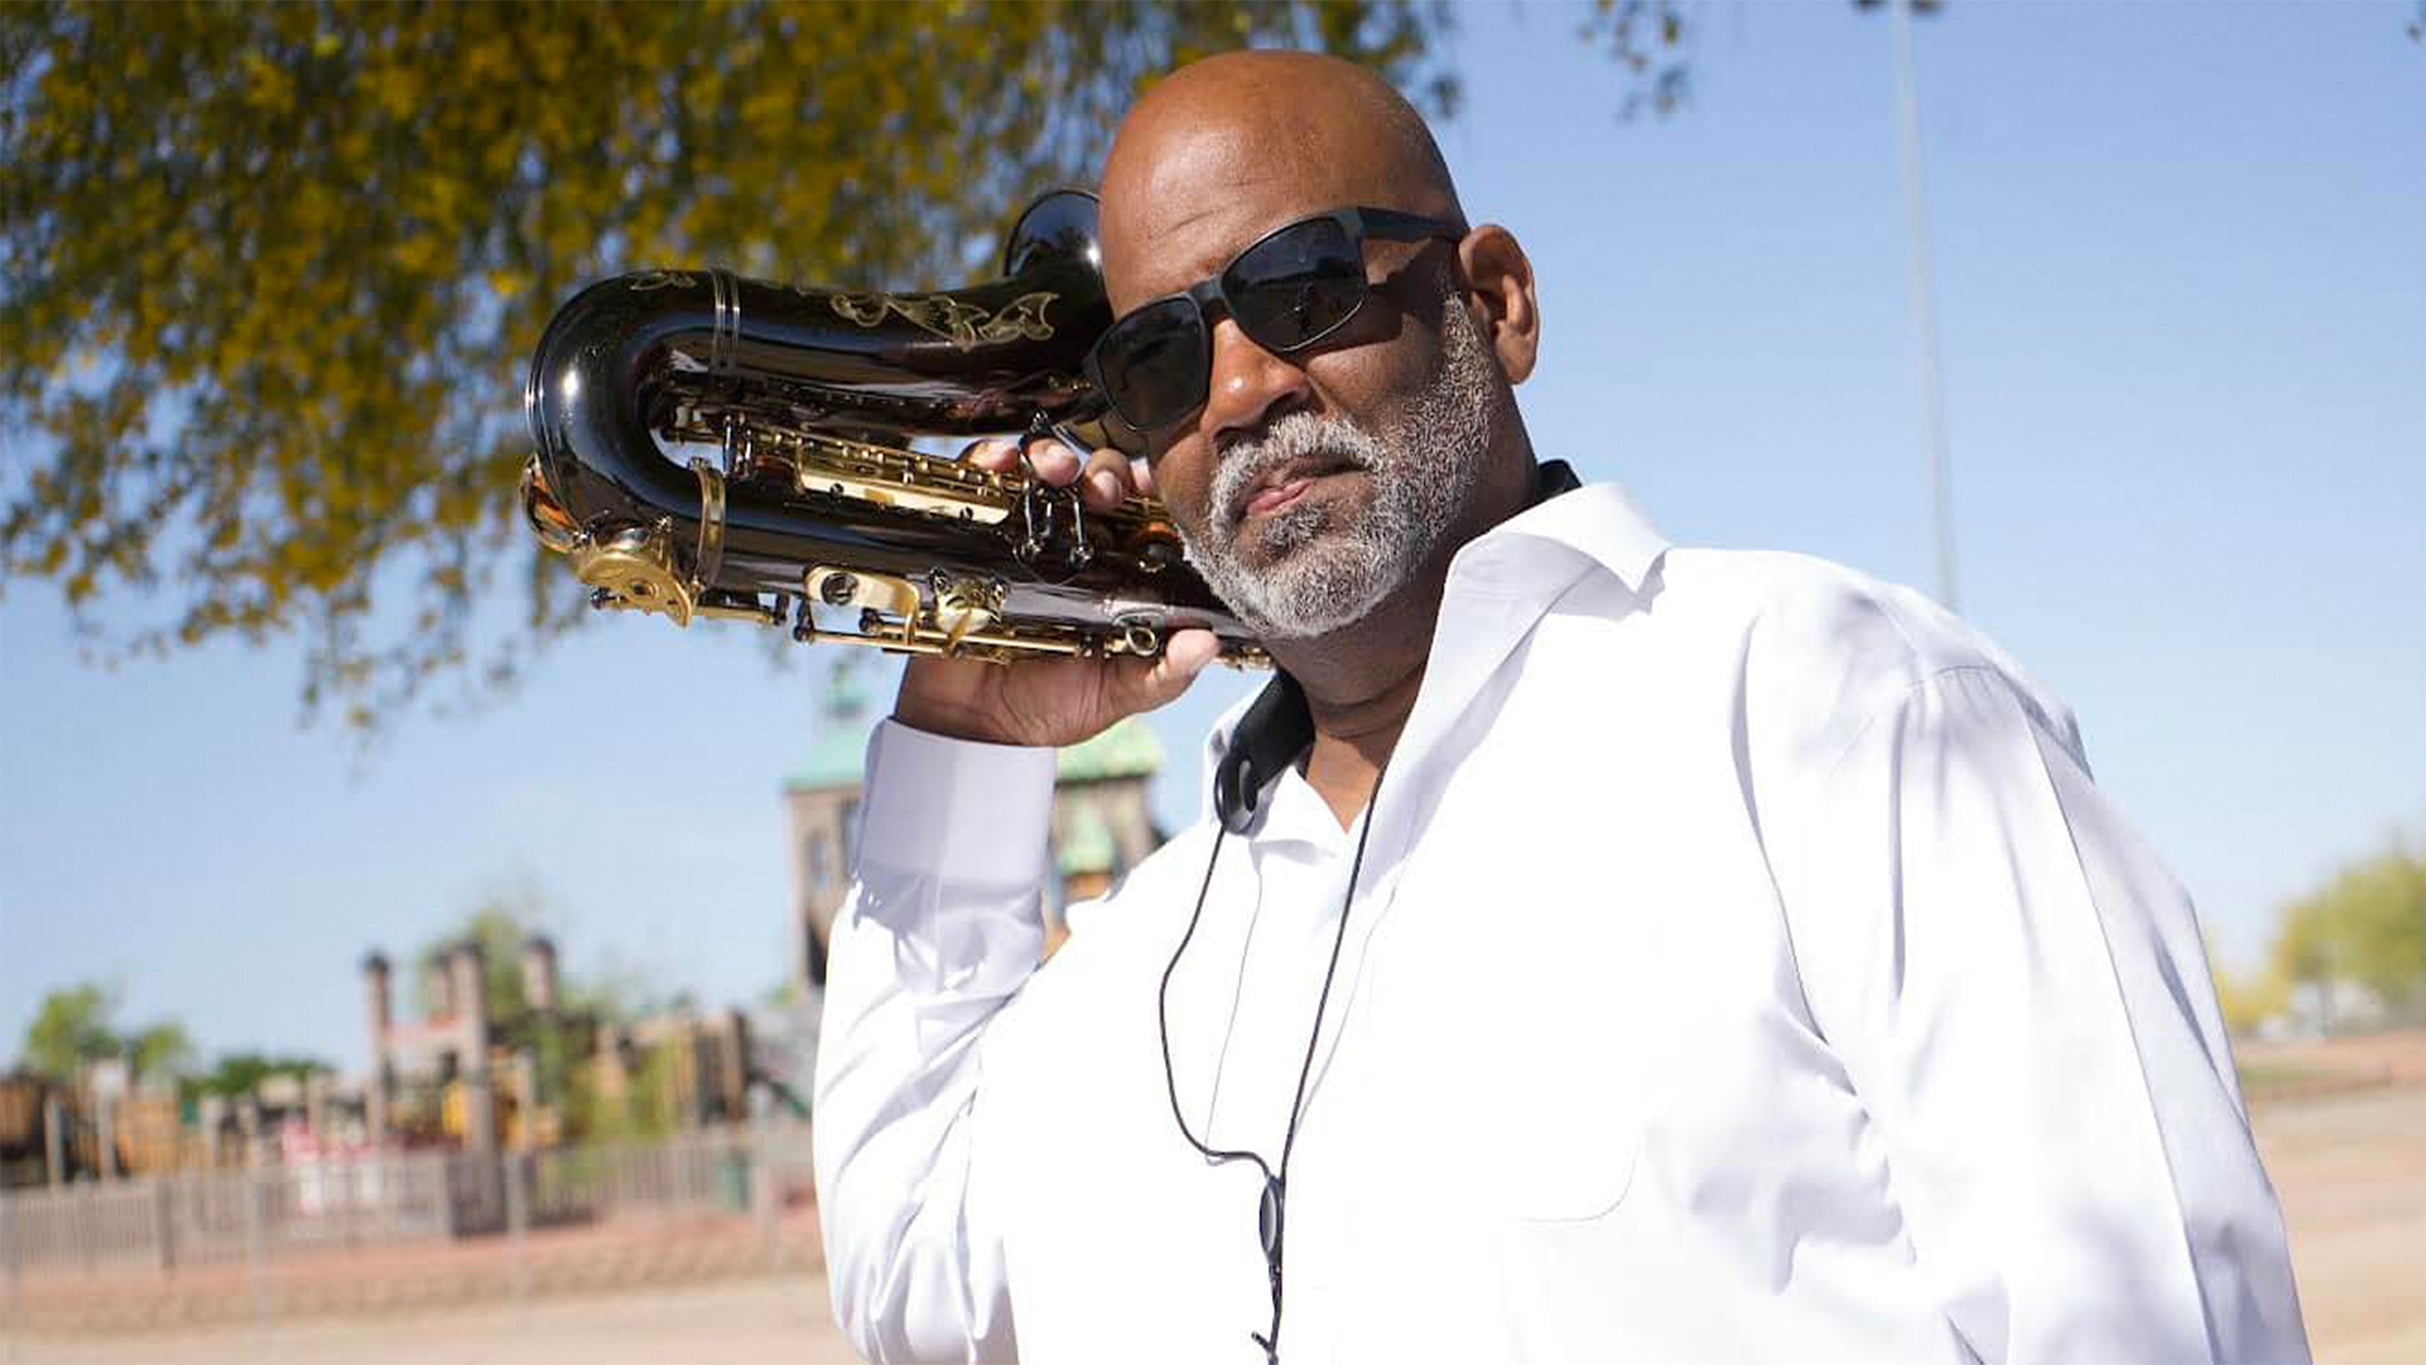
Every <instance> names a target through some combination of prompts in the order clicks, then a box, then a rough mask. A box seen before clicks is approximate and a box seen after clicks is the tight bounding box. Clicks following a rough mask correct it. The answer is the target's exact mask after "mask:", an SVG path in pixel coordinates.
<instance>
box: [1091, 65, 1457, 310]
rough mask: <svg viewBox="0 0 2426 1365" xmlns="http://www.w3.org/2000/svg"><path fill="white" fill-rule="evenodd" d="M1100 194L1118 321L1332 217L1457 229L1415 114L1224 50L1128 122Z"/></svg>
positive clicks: (1447, 188) (1160, 88)
mask: <svg viewBox="0 0 2426 1365" xmlns="http://www.w3.org/2000/svg"><path fill="white" fill-rule="evenodd" d="M1102 189H1103V248H1104V267H1105V274H1106V276H1107V277H1108V279H1109V282H1110V284H1111V286H1112V296H1113V298H1112V303H1113V308H1114V309H1115V310H1116V311H1117V310H1123V309H1126V308H1129V307H1132V306H1134V305H1135V304H1137V303H1138V302H1139V301H1141V300H1143V299H1146V298H1150V297H1153V296H1155V295H1156V294H1160V293H1165V292H1169V291H1170V290H1172V289H1176V288H1182V287H1185V286H1186V285H1187V284H1190V283H1193V282H1194V281H1195V280H1198V279H1201V278H1203V277H1204V276H1205V275H1206V274H1207V273H1209V272H1210V271H1212V270H1214V269H1216V268H1218V267H1219V266H1220V265H1221V264H1222V261H1223V260H1224V259H1226V258H1227V254H1228V253H1229V252H1234V251H1236V250H1237V249H1238V248H1239V247H1241V246H1244V245H1246V243H1247V242H1248V241H1251V240H1253V239H1254V238H1255V237H1257V236H1260V235H1261V234H1262V233H1263V232H1264V231H1267V230H1269V229H1271V228H1274V227H1278V226H1279V225H1281V224H1282V223H1285V222H1289V221H1291V220H1292V219H1295V218H1300V217H1304V216H1306V215H1308V214H1312V213H1319V212H1322V211H1324V210H1326V209H1333V208H1339V207H1342V206H1345V205H1350V204H1363V205H1371V206H1374V207H1378V208H1392V209H1401V210H1405V211H1407V212H1410V213H1422V214H1428V215H1431V216H1434V217H1439V218H1447V219H1451V220H1453V221H1456V222H1460V223H1462V222H1464V220H1465V215H1464V213H1463V211H1462V210H1461V209H1460V207H1459V205H1458V202H1457V189H1456V186H1455V185H1453V184H1452V183H1451V182H1450V179H1449V168H1448V165H1447V163H1446V162H1444V161H1443V160H1442V159H1441V155H1440V148H1439V146H1438V145H1437V144H1435V143H1434V142H1433V140H1432V133H1431V130H1430V129H1428V128H1426V127H1425V126H1424V120H1423V116H1422V115H1420V114H1418V113H1416V111H1415V108H1414V106H1412V105H1410V104H1408V103H1407V101H1406V100H1405V99H1404V98H1403V97H1401V96H1400V95H1399V93H1398V92H1397V91H1396V90H1393V89H1391V88H1390V84H1389V82H1387V81H1385V80H1383V79H1382V78H1381V77H1379V76H1377V75H1375V74H1374V73H1373V72H1371V71H1370V70H1367V69H1366V68H1364V67H1361V66H1358V65H1356V64H1355V63H1353V62H1348V61H1343V60H1341V59H1340V58H1337V57H1330V56H1324V55H1321V54H1318V53H1311V52H1260V51H1259V52H1230V53H1224V54H1222V55H1220V56H1217V57H1208V58H1206V59H1205V60H1203V61H1200V62H1197V63H1195V64H1193V65H1190V66H1186V67H1182V68H1180V69H1179V70H1178V71H1176V72H1174V73H1172V74H1171V75H1170V76H1169V77H1167V78H1165V79H1164V80H1163V81H1162V82H1161V83H1160V84H1158V85H1156V86H1155V87H1154V88H1153V89H1152V90H1150V91H1148V92H1147V93H1146V95H1145V96H1144V98H1142V99H1140V100H1139V101H1138V102H1137V104H1136V105H1135V106H1134V107H1133V108H1131V109H1130V111H1129V115H1128V117H1127V118H1126V119H1124V120H1122V122H1121V126H1120V132H1119V135H1118V136H1117V137H1116V138H1115V139H1114V141H1113V143H1112V151H1111V155H1110V156H1109V157H1107V158H1106V159H1105V162H1104V171H1103V186H1102ZM1225 248H1226V250H1225ZM1210 253H1219V255H1212V254H1210Z"/></svg>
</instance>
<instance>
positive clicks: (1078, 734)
mask: <svg viewBox="0 0 2426 1365" xmlns="http://www.w3.org/2000/svg"><path fill="white" fill-rule="evenodd" d="M1027 453H1028V463H1029V466H1030V468H1032V469H1033V470H1034V471H1035V474H1036V476H1037V477H1038V478H1041V479H1043V480H1044V481H1045V482H1047V483H1049V484H1052V485H1054V486H1056V487H1060V486H1065V485H1067V484H1069V483H1071V482H1073V481H1077V482H1078V484H1079V489H1078V494H1079V498H1080V499H1081V500H1082V501H1083V502H1084V503H1085V504H1086V508H1087V510H1088V511H1090V512H1109V511H1111V510H1113V509H1114V508H1116V507H1118V506H1119V505H1120V503H1121V501H1122V499H1124V498H1127V497H1129V496H1130V495H1131V494H1133V493H1143V494H1149V495H1150V494H1152V492H1153V491H1154V480H1153V476H1152V475H1151V474H1150V473H1148V472H1147V470H1146V467H1145V464H1144V462H1143V461H1140V462H1138V463H1137V464H1136V465H1135V466H1134V467H1133V466H1132V465H1131V463H1130V461H1129V458H1128V457H1127V456H1125V455H1123V454H1121V453H1120V452H1119V451H1117V450H1098V451H1096V452H1095V453H1094V455H1093V456H1092V457H1091V458H1088V459H1085V460H1081V459H1080V457H1079V455H1078V453H1077V452H1076V451H1073V450H1071V449H1070V448H1069V447H1067V446H1065V445H1062V444H1060V443H1059V442H1055V441H1047V440H1040V441H1034V442H1031V443H1030V444H1029V446H1028V452H1027ZM961 458H963V459H965V460H968V461H969V462H970V463H972V464H975V465H977V466H979V467H980V468H983V469H990V470H994V471H995V472H997V473H1001V472H1005V471H1008V470H1012V469H1016V468H1018V467H1019V462H1020V451H1019V446H1018V444H1017V443H1015V442H1012V441H979V442H977V443H976V444H974V445H972V446H970V447H969V448H968V449H967V450H965V451H963V452H962V453H961ZM1219 649H1220V644H1219V642H1218V641H1217V640H1216V639H1215V637H1214V635H1213V632H1211V631H1209V630H1180V631H1173V632H1172V633H1171V637H1170V639H1168V640H1167V641H1165V642H1164V644H1163V651H1162V653H1161V655H1160V656H1158V657H1156V658H1152V659H1139V658H1129V657H1116V658H1103V659H1042V660H1034V661H1029V662H1022V663H1015V664H1011V665H1008V666H1005V665H1002V664H991V663H983V662H979V661H977V660H974V659H946V658H940V657H936V656H932V655H926V656H921V657H918V658H914V659H912V660H910V663H909V667H907V668H906V669H904V670H903V671H902V675H901V695H900V696H899V697H898V698H897V699H895V701H894V703H893V718H894V719H895V720H898V721H900V722H901V723H902V724H904V725H909V726H914V727H916V728H918V729H921V730H925V731H928V732H929V733H932V734H939V735H950V736H953V737H955V738H958V739H974V740H983V741H985V742H986V743H989V744H1018V745H1027V746H1036V747H1041V746H1056V747H1058V746H1060V745H1065V744H1076V743H1078V742H1079V741H1080V740H1083V739H1088V738H1091V737H1092V736H1094V735H1096V734H1098V733H1100V732H1101V731H1103V730H1104V729H1105V728H1106V727H1108V726H1110V725H1111V724H1112V723H1113V722H1114V721H1117V720H1119V719H1121V718H1122V717H1124V716H1130V715H1134V714H1136V713H1137V712H1139V711H1150V710H1152V709H1154V708H1155V707H1157V706H1160V705H1162V704H1163V703H1165V702H1167V701H1170V700H1172V699H1173V698H1175V697H1177V696H1178V695H1179V694H1180V693H1182V692H1185V691H1187V690H1188V684H1190V683H1192V682H1194V681H1195V680H1196V675H1197V674H1199V673H1201V672H1203V671H1204V668H1205V665H1206V664H1209V663H1211V662H1212V661H1213V657H1214V655H1215V654H1216V653H1218V652H1219Z"/></svg>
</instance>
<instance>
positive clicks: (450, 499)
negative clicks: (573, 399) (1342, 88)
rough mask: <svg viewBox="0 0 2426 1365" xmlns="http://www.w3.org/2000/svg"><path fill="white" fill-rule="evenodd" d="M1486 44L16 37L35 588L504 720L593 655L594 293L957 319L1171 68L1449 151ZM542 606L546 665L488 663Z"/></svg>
mask: <svg viewBox="0 0 2426 1365" xmlns="http://www.w3.org/2000/svg"><path fill="white" fill-rule="evenodd" d="M1687 10H1688V6H1687V5H1686V4H1685V3H1683V2H1682V0H1597V3H1596V5H1595V7H1594V9H1593V10H1592V11H1591V12H1590V14H1589V16H1588V17H1587V18H1586V19H1585V20H1584V21H1583V23H1582V26H1581V32H1582V35H1583V37H1584V38H1585V39H1586V40H1587V41H1589V42H1592V43H1594V44H1595V45H1597V46H1599V47H1601V48H1603V49H1605V50H1606V51H1608V52H1609V53H1610V54H1611V55H1612V57H1613V58H1614V59H1615V60H1616V62H1617V64H1618V68H1619V71H1620V73H1621V89H1620V91H1619V93H1618V95H1617V99H1618V101H1619V102H1620V104H1621V106H1622V107H1623V108H1625V109H1627V110H1629V111H1630V110H1632V109H1634V108H1637V107H1650V108H1654V109H1663V110H1664V109H1666V108H1668V107H1670V106H1672V105H1673V104H1674V103H1676V102H1677V101H1678V100H1679V99H1681V98H1682V97H1683V94H1684V92H1685V89H1686V84H1685V75H1686V73H1685V69H1684V61H1683V58H1684V44H1685V41H1686V39H1687V38H1688V37H1689V34H1690V31H1691V30H1690V27H1689V26H1688V25H1687V24H1686V22H1685V16H1686V14H1687ZM1451 22H1452V16H1451V11H1450V8H1449V6H1448V5H1447V3H1446V0H1125V2H1124V3H1119V4H1108V3H1001V4H904V3H900V2H899V0H848V2H847V3H832V4H817V5H809V4H795V3H783V2H781V0H739V3H729V4H714V5H706V4H689V3H682V4H674V3H630V4H618V5H541V4H532V3H503V4H481V5H456V4H367V3H356V2H355V0H318V3H299V4H284V5H241V4H222V3H192V2H189V3H160V4H148V5H140V6H135V5H112V4H93V3H73V2H72V0H17V3H11V4H6V5H0V432H6V433H8V435H7V437H6V438H5V439H6V440H7V441H8V442H10V443H11V444H13V445H14V446H15V447H16V448H17V450H18V451H19V452H20V454H19V455H18V457H17V459H16V461H15V463H16V464H17V466H18V470H19V471H21V472H18V473H14V474H11V475H8V476H5V477H0V585H5V584H6V582H7V581H8V580H9V579H10V578H11V577H32V578H37V579H43V580H48V581H51V582H54V583H56V584H57V585H58V587H59V589H60V590H61V592H62V594H63V596H64V597H65V599H66V601H67V602H68V603H69V604H70V606H71V607H72V608H73V609H74V610H75V612H76V613H77V616H78V620H79V622H80V624H81V626H82V627H83V628H84V635H85V638H86V639H87V640H88V641H89V642H91V643H92V644H93V645H94V646H95V648H96V650H97V652H98V653H99V654H101V655H102V656H104V657H119V656H122V655H125V654H128V653H146V654H158V653H165V652H167V651H169V650H172V649H175V648H177V647H180V646H185V645H191V644H194V643H197V642H200V641H204V640H208V639H212V638H215V637H220V636H229V635H233V636H236V637H239V638H242V639H245V640H249V641H256V642H257V641H261V640H264V639H267V638H271V637H273V636H288V635H292V636H299V637H300V638H301V639H302V640H303V642H304V645H305V649H306V664H305V675H304V678H303V686H302V696H303V702H304V709H305V713H306V714H307V715H316V714H321V713H323V712H324V711H326V710H328V709H332V708H333V709H334V710H336V712H337V713H338V714H340V715H342V716H343V717H344V718H345V719H346V720H348V721H349V722H351V723H354V724H356V725H359V726H369V725H370V724H372V722H373V721H374V720H375V719H376V718H377V717H379V716H381V715H383V714H387V713H388V712H390V711H392V710H393V709H395V708H396V707H397V706H399V705H402V704H404V703H406V702H408V701H410V700H412V699H413V698H415V697H417V696H419V695H420V694H421V691H422V689H423V688H424V687H426V686H427V685H428V684H429V683H430V682H431V681H432V680H434V679H436V678H438V677H440V676H443V675H450V674H451V675H454V676H457V677H458V678H459V679H460V680H462V681H464V682H466V683H467V684H468V686H467V687H466V689H465V690H466V692H467V694H470V695H475V696H476V695H478V694H480V693H481V692H483V691H485V690H486V689H487V688H489V687H493V686H496V685H501V684H504V683H506V682H509V681H510V680H511V679H512V678H514V677H515V676H516V675H517V673H518V672H519V671H520V670H521V669H522V668H523V667H524V666H525V665H526V664H527V662H528V660H529V658H530V657H531V655H532V653H533V652H534V651H535V650H537V649H539V648H541V647H543V646H544V645H545V643H546V642H547V641H548V640H550V639H551V638H553V637H554V636H556V635H557V634H558V633H560V632H561V631H562V630H564V629H565V628H567V627H568V626H570V625H571V624H573V623H575V622H577V621H579V620H582V619H584V618H585V617H586V615H587V613H586V612H585V611H584V610H583V603H584V601H585V596H584V592H583V590H582V589H581V588H580V587H579V586H578V585H577V584H576V583H575V582H574V581H573V579H572V577H571V575H569V574H567V573H564V572H562V570H561V566H559V565H556V564H553V563H550V562H548V561H546V560H544V559H542V557H540V556H539V555H537V554H536V553H535V551H534V549H533V546H532V543H531V539H530V537H529V536H528V535H526V534H524V532H523V530H522V528H521V527H520V526H519V525H518V523H517V514H516V512H515V511H514V507H513V498H512V489H513V487H514V483H515V479H516V476H517V473H518V470H519V468H520V466H521V463H522V461H523V458H524V456H525V454H526V453H527V445H528V441H527V438H526V436H525V435H524V433H523V430H522V424H521V403H520V390H519V386H518V384H517V383H516V377H517V375H518V373H519V371H520V367H521V365H522V363H523V361H524V360H525V358H526V357H527V356H528V355H529V353H530V350H531V347H532V345H533V343H534V342H535V341H536V340H537V339H538V335H539V331H540V328H541V327H542V325H543V324H544V323H545V321H546V319H547V317H548V316H549V314H550V313H551V312H552V311H553V310H554V309H555V308H556V306H557V305H558V304H559V303H560V302H562V301H563V299H564V298H565V297H566V296H567V295H568V294H569V293H570V292H571V290H572V289H573V288H574V286H575V285H576V284H578V283H579V282H581V281H583V280H585V279H589V278H593V277H596V276H599V275H602V274H607V273H611V272H614V271H618V270H624V269H631V268H636V267H638V266H640V265H644V264H664V265H691V264H699V263H710V262H712V263H716V264H722V265H728V266H733V267H736V268H738V269H740V270H741V271H743V272H745V273H748V274H752V275H760V276H772V277H776V278H781V279H789V280H797V281H803V282H822V283H838V284H854V285H869V286H875V285H883V286H888V287H900V286H915V285H921V284H934V283H939V282H945V283H958V282H960V281H961V280H963V279H965V278H967V277H968V276H969V275H971V274H972V273H973V272H974V270H975V269H976V267H977V266H979V265H980V264H981V263H982V262H983V261H984V260H985V259H986V258H987V256H988V255H989V254H990V253H991V252H992V251H993V250H994V249H995V246H996V240H997V236H998V234H999V232H1000V231H1001V229H1002V227H1003V226H1004V224H1005V223H1006V222H1007V220H1008V219H1009V216H1010V215H1011V214H1012V213H1013V212H1015V211H1016V209H1017V208H1018V207H1019V206H1020V204H1021V203H1023V202H1024V201H1025V200H1026V199H1027V198H1028V197H1029V196H1031V195H1033V194H1034V193H1036V192H1037V191H1038V190H1040V189H1043V188H1046V187H1048V186H1051V185H1055V184H1063V183H1070V182H1073V181H1083V180H1085V179H1087V178H1089V177H1090V176H1091V175H1092V172H1093V166H1094V162H1095V160H1096V158H1097V157H1098V155H1099V154H1100V152H1101V150H1102V147H1103V144H1104V141H1105V137H1106V134H1107V133H1108V131H1109V129H1110V128H1111V126H1112V124H1113V122H1114V120H1115V119H1116V118H1117V116H1118V115H1119V113H1120V111H1121V110H1122V109H1123V108H1125V107H1126V106H1127V104H1128V103H1129V101H1130V100H1131V99H1132V98H1133V97H1134V96H1135V95H1136V94H1137V92H1138V91H1139V90H1140V89H1142V88H1143V87H1145V86H1146V85H1148V84H1149V83H1151V81H1152V80H1154V79H1155V78H1156V77H1157V76H1158V75H1159V74H1160V73H1162V72H1164V71H1166V70H1168V69H1169V68H1171V67H1173V66H1175V65H1177V64H1179V63H1181V62H1184V61H1187V60H1190V59H1192V58H1194V57H1197V56H1201V55H1204V54H1207V53H1211V52H1216V51H1221V50H1224V49H1229V48H1236V47H1245V46H1293V47H1300V48H1310V49H1318V50H1322V51H1328V52H1332V53H1336V54H1339V55H1341V56H1344V57H1347V58H1349V59H1351V60H1354V61H1358V62H1362V63H1365V64H1367V65H1369V66H1372V67H1374V68H1376V69H1378V70H1380V71H1381V72H1383V73H1384V74H1386V75H1387V76H1389V77H1390V78H1391V79H1393V80H1394V81H1396V82H1397V83H1398V84H1399V85H1400V86H1401V88H1403V89H1406V90H1408V91H1410V92H1411V93H1412V94H1413V95H1414V96H1415V98H1416V99H1417V100H1418V102H1419V103H1421V104H1423V105H1425V106H1427V107H1429V108H1430V109H1432V110H1434V111H1436V112H1440V113H1444V114H1446V113H1448V112H1450V111H1452V110H1453V108H1454V105H1455V102H1456V94H1457V86H1456V82H1455V80H1454V77H1453V75H1452V74H1451V72H1450V71H1449V70H1448V69H1447V67H1446V66H1445V65H1444V64H1443V63H1442V62H1441V61H1440V60H1439V59H1438V56H1437V49H1438V47H1439V40H1440V38H1441V37H1442V36H1443V35H1444V34H1445V33H1446V32H1447V31H1448V29H1449V28H1450V26H1451ZM501 577H504V578H506V579H508V580H509V581H510V580H514V579H519V580H520V581H519V587H518V589H516V590H515V592H514V596H515V597H517V598H519V603H518V606H519V611H518V613H517V614H518V615H519V617H520V627H521V629H520V630H519V632H517V633H514V634H512V635H511V637H510V638H509V639H508V640H507V642H505V643H501V644H498V645H495V646H493V647H490V646H484V651H485V652H484V655H483V657H479V658H474V657H473V656H472V648H473V638H472V632H471V630H470V625H471V621H472V619H473V614H474V611H475V609H476V607H477V606H478V605H479V604H480V603H481V602H483V601H484V600H488V598H489V596H490V594H492V593H493V592H496V591H498V590H499V589H500V586H501V585H500V583H499V579H500V578H501ZM374 585H376V589H377V590H376V593H375V592H374ZM127 588H133V589H138V590H141V593H142V595H141V596H138V597H134V598H132V599H129V598H127V597H125V596H124V595H123V594H119V593H118V592H117V590H120V589H127ZM105 595H107V596H110V597H111V609H110V610H107V611H104V610H102V603H103V601H104V597H105ZM374 598H376V608H377V609H376V611H375V610H374ZM122 604H124V605H137V606H139V607H140V608H142V609H143V610H139V611H128V610H124V609H121V605H122ZM147 613H148V615H149V619H145V617H146V614H147Z"/></svg>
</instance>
